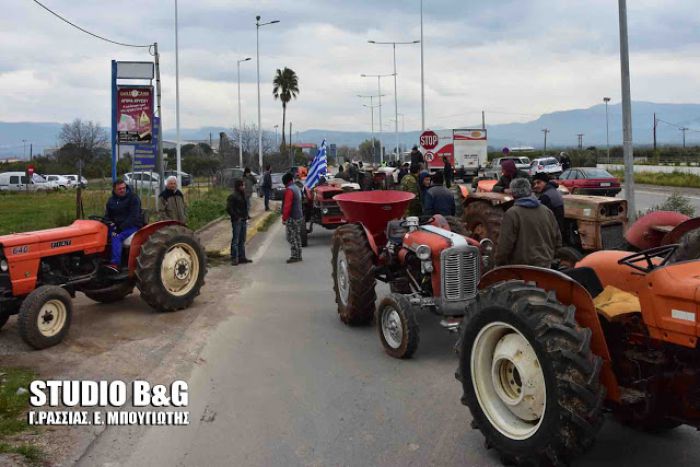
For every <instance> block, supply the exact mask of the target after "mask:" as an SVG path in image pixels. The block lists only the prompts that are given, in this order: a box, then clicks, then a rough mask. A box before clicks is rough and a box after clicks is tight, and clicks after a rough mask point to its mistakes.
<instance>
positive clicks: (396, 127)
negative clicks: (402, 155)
mask: <svg viewBox="0 0 700 467" xmlns="http://www.w3.org/2000/svg"><path fill="white" fill-rule="evenodd" d="M367 42H369V43H370V44H376V45H391V46H392V47H393V49H394V119H395V120H396V122H395V125H394V133H395V134H396V153H395V154H396V158H397V159H398V158H399V96H398V92H397V85H396V46H397V45H411V44H420V41H410V42H379V41H367Z"/></svg>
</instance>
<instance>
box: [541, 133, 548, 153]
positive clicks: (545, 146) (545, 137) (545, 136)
mask: <svg viewBox="0 0 700 467" xmlns="http://www.w3.org/2000/svg"><path fill="white" fill-rule="evenodd" d="M542 133H544V151H543V152H542V157H544V156H546V155H547V134H548V133H549V128H545V129H543V130H542Z"/></svg>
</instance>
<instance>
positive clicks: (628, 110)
mask: <svg viewBox="0 0 700 467" xmlns="http://www.w3.org/2000/svg"><path fill="white" fill-rule="evenodd" d="M618 8H619V16H620V68H621V71H622V73H621V75H622V76H621V77H622V123H623V132H622V135H623V154H624V158H625V199H627V212H628V213H629V220H630V222H631V221H634V219H635V217H636V213H637V210H636V209H635V199H634V148H633V146H632V96H631V92H630V51H629V42H628V40H627V0H618Z"/></svg>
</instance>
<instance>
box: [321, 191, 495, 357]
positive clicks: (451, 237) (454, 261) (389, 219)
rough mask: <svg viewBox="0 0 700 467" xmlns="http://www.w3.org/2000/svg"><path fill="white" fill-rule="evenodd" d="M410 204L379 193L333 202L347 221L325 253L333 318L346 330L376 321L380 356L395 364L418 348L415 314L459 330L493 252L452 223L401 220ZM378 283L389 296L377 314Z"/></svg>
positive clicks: (399, 195) (398, 194)
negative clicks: (428, 315)
mask: <svg viewBox="0 0 700 467" xmlns="http://www.w3.org/2000/svg"><path fill="white" fill-rule="evenodd" d="M413 197H414V195H413V194H411V193H406V192H402V191H384V190H379V191H365V192H354V193H344V194H340V195H336V196H335V197H334V199H335V200H336V201H337V203H338V205H339V206H340V209H341V210H342V211H343V214H344V217H345V219H346V220H347V224H345V225H343V226H340V227H339V228H338V229H337V230H336V231H335V233H334V235H333V242H332V247H331V250H332V266H333V289H334V291H335V301H336V303H337V304H338V314H339V315H340V319H341V321H343V322H344V323H346V324H349V325H363V324H368V323H370V322H371V321H372V320H373V319H374V320H375V321H376V323H377V329H378V333H379V338H380V340H381V342H382V345H383V347H384V349H385V351H386V352H387V353H388V354H389V355H391V356H393V357H396V358H409V357H411V355H413V353H414V352H415V351H416V349H417V347H418V341H419V329H418V323H417V321H416V313H418V312H419V311H424V312H428V313H432V314H434V315H436V316H438V317H439V318H440V319H441V321H440V324H441V325H442V326H443V327H445V328H447V329H448V330H456V329H457V327H458V326H459V323H460V320H461V319H462V317H463V316H464V313H465V309H466V308H465V306H466V304H467V303H469V301H471V300H474V298H475V296H476V293H477V284H478V282H479V277H480V274H481V271H483V270H486V269H488V267H489V256H490V255H491V253H492V246H493V244H492V242H491V241H490V240H484V241H483V242H481V243H479V242H477V241H475V240H472V239H470V238H468V237H466V236H465V235H464V234H465V232H464V228H463V227H462V226H461V223H460V222H459V220H458V219H457V218H444V217H443V216H440V215H436V216H432V217H430V218H424V219H419V218H418V217H408V218H406V219H401V217H402V215H403V213H404V211H405V210H406V206H407V205H408V203H409V201H410V200H411V199H413ZM378 280H379V281H382V282H386V283H388V284H389V287H390V289H391V294H389V295H388V296H386V297H385V298H383V299H382V301H381V302H380V304H379V307H378V308H377V307H375V301H376V299H377V294H376V291H375V286H376V282H377V281H378Z"/></svg>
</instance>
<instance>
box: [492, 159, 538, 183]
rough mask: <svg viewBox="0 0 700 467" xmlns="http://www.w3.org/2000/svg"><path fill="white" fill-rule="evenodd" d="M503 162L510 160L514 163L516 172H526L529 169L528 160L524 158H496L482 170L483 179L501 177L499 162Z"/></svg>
mask: <svg viewBox="0 0 700 467" xmlns="http://www.w3.org/2000/svg"><path fill="white" fill-rule="evenodd" d="M505 160H512V161H514V162H515V168H516V169H518V170H523V171H526V172H527V171H528V170H529V169H530V158H529V157H525V156H507V157H497V158H495V159H493V160H492V161H491V162H490V163H489V164H488V165H487V166H486V167H485V168H484V177H485V178H498V177H500V176H501V162H503V161H505Z"/></svg>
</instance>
